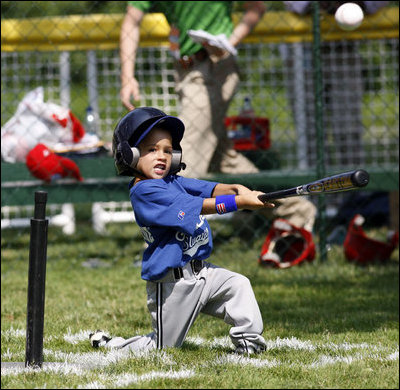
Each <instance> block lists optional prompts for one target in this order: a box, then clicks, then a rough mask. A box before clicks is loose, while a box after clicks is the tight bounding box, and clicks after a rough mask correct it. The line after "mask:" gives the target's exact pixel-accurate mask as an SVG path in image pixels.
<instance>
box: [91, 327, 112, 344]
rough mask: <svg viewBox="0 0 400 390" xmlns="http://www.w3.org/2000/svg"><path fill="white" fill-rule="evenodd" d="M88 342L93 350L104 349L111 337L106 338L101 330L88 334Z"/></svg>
mask: <svg viewBox="0 0 400 390" xmlns="http://www.w3.org/2000/svg"><path fill="white" fill-rule="evenodd" d="M89 340H90V344H91V345H92V347H93V348H99V347H104V346H105V345H106V344H107V343H108V342H109V341H110V340H111V337H108V336H107V335H106V334H105V333H104V332H103V331H101V330H96V332H94V333H90V334H89Z"/></svg>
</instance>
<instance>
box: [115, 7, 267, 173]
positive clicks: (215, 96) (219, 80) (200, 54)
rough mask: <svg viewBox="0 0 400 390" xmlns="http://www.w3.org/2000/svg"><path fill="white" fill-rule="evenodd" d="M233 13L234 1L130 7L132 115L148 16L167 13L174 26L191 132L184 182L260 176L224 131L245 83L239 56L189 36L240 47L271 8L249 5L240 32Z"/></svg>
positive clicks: (125, 99)
mask: <svg viewBox="0 0 400 390" xmlns="http://www.w3.org/2000/svg"><path fill="white" fill-rule="evenodd" d="M232 7H233V2H232V1H128V6H127V13H126V16H125V18H124V21H123V24H122V28H121V37H120V55H121V82H122V87H121V94H120V96H121V100H122V103H123V104H124V105H125V106H126V107H127V108H128V109H129V110H132V109H134V107H135V106H134V104H133V102H132V100H131V99H133V101H134V102H139V101H140V86H139V83H138V81H137V79H136V78H135V59H136V52H137V48H138V45H139V29H140V24H141V21H142V19H143V16H144V14H145V13H146V12H161V13H163V14H164V15H165V17H166V19H167V21H168V23H169V25H170V26H171V33H170V43H171V44H170V48H171V54H172V55H173V57H174V58H175V70H176V78H175V80H176V85H175V90H176V92H177V94H178V96H179V99H180V108H181V111H180V113H179V117H180V118H181V119H182V121H183V122H184V123H185V127H186V131H185V137H184V138H185V139H184V140H183V145H182V149H183V150H184V151H185V156H184V159H185V160H186V161H188V162H190V164H188V166H187V168H186V170H185V171H184V172H182V175H184V176H188V177H201V176H203V177H204V176H205V175H206V173H207V172H208V171H214V172H215V171H222V172H236V173H240V172H243V173H248V172H257V168H256V167H255V166H254V165H253V164H252V163H251V162H250V161H249V160H247V159H246V158H244V157H243V156H242V155H241V154H239V153H237V152H236V151H235V150H234V149H233V148H232V147H231V142H230V140H229V139H228V138H227V134H226V129H225V126H224V118H225V116H226V113H227V110H228V107H229V104H230V102H231V100H232V97H233V95H234V93H235V91H236V89H237V86H238V83H239V75H238V68H237V64H236V58H235V56H234V55H232V54H230V53H229V52H228V51H226V50H222V49H219V48H217V47H215V46H210V45H207V46H206V47H204V46H202V45H201V44H199V43H196V42H194V40H192V39H191V38H190V37H189V36H188V35H187V30H190V29H192V30H204V31H206V32H208V33H210V34H213V35H218V34H225V35H226V37H227V40H228V41H229V43H230V44H231V45H232V46H233V47H235V46H236V45H237V44H238V43H239V42H240V41H242V39H243V38H244V37H245V36H247V35H248V34H249V33H250V32H251V30H252V29H253V27H254V26H255V25H256V24H257V23H258V21H259V20H260V19H261V17H262V15H263V13H264V12H265V5H264V2H263V1H247V2H243V7H244V9H245V10H246V11H245V12H244V14H243V17H242V19H241V21H240V23H239V24H238V25H237V26H236V27H235V28H234V26H233V23H232V18H231V13H232ZM160 108H161V109H162V107H160Z"/></svg>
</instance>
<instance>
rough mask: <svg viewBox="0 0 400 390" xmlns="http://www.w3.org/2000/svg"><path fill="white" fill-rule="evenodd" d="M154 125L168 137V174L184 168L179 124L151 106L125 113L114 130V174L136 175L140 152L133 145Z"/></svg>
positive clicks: (182, 125)
mask: <svg viewBox="0 0 400 390" xmlns="http://www.w3.org/2000/svg"><path fill="white" fill-rule="evenodd" d="M156 125H157V127H161V128H162V129H165V130H168V131H169V132H170V133H171V137H172V148H173V151H172V164H171V169H170V171H169V174H175V173H177V172H179V171H180V170H181V169H184V168H185V164H184V163H182V161H181V160H182V149H181V146H180V142H181V140H182V137H183V133H184V131H185V126H184V124H183V122H182V121H181V120H180V119H179V118H176V117H174V116H170V115H167V114H166V113H165V112H163V111H161V110H158V109H157V108H153V107H139V108H136V109H134V110H132V111H130V112H129V113H128V114H126V115H125V116H124V117H123V118H122V119H121V120H120V121H119V122H118V124H117V126H116V127H115V130H114V135H113V142H112V149H113V155H114V161H115V167H116V169H117V173H118V175H121V176H136V175H137V174H138V173H139V172H138V171H137V170H136V165H137V163H138V161H139V157H140V152H139V149H138V148H137V146H138V145H139V143H140V142H141V141H142V139H143V138H144V137H146V135H147V134H148V133H149V132H150V131H151V130H152V129H153V128H154V127H155V126H156Z"/></svg>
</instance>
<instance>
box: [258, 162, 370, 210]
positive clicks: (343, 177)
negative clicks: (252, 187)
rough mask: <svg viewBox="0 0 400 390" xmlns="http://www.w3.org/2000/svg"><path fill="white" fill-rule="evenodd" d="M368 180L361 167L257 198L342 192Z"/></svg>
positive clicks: (267, 198) (361, 185)
mask: <svg viewBox="0 0 400 390" xmlns="http://www.w3.org/2000/svg"><path fill="white" fill-rule="evenodd" d="M368 182H369V174H368V172H367V171H364V170H363V169H356V170H353V171H349V172H343V173H339V174H337V175H334V176H328V177H324V178H323V179H319V180H316V181H313V182H311V183H308V184H303V185H300V186H297V187H293V188H288V189H284V190H279V191H275V192H268V193H266V194H262V195H259V196H258V198H259V199H260V200H261V201H262V202H268V201H270V200H273V199H280V198H288V197H291V196H301V195H319V194H323V193H324V194H332V193H335V192H343V191H349V190H355V189H357V188H361V187H365V186H366V185H367V184H368Z"/></svg>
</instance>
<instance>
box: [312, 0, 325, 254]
mask: <svg viewBox="0 0 400 390" xmlns="http://www.w3.org/2000/svg"><path fill="white" fill-rule="evenodd" d="M319 17H320V12H319V2H318V1H313V61H314V90H315V127H316V129H315V130H316V134H317V167H316V170H317V172H316V173H317V178H322V177H325V160H324V158H325V151H324V128H323V96H322V93H323V85H322V69H321V30H320V21H319ZM318 214H319V222H320V223H319V226H318V234H319V252H320V258H321V261H325V260H326V258H327V251H326V209H325V195H323V194H322V195H319V197H318Z"/></svg>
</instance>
